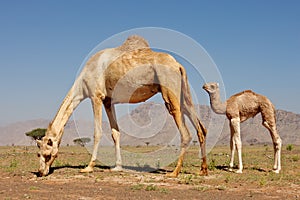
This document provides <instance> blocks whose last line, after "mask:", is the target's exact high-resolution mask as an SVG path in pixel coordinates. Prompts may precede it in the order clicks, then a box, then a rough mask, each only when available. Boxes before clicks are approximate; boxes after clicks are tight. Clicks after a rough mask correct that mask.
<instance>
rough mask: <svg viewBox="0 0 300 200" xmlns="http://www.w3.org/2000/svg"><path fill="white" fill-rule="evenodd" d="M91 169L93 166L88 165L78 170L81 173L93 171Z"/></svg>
mask: <svg viewBox="0 0 300 200" xmlns="http://www.w3.org/2000/svg"><path fill="white" fill-rule="evenodd" d="M93 171H94V170H93V168H92V167H89V166H88V167H86V168H84V169H81V170H80V172H81V173H90V172H93Z"/></svg>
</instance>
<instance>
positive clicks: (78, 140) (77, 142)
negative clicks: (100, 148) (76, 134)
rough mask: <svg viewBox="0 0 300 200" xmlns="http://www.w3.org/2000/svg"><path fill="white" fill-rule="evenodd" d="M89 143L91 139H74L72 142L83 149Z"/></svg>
mask: <svg viewBox="0 0 300 200" xmlns="http://www.w3.org/2000/svg"><path fill="white" fill-rule="evenodd" d="M90 141H91V138H88V137H83V138H76V139H74V140H73V142H74V144H77V145H80V146H82V147H84V146H85V145H86V144H87V143H89V142H90Z"/></svg>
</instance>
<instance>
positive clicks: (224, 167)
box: [215, 165, 271, 172]
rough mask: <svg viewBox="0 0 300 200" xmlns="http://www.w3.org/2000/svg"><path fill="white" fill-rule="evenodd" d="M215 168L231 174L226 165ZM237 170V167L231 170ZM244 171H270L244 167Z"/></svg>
mask: <svg viewBox="0 0 300 200" xmlns="http://www.w3.org/2000/svg"><path fill="white" fill-rule="evenodd" d="M215 168H216V169H218V170H222V171H227V172H233V171H232V170H230V169H229V167H228V166H226V165H217V166H216V167H215ZM237 169H238V167H237V166H234V167H233V170H237ZM244 170H254V171H258V172H270V171H271V170H266V169H263V168H259V167H244Z"/></svg>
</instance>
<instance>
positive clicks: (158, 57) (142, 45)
mask: <svg viewBox="0 0 300 200" xmlns="http://www.w3.org/2000/svg"><path fill="white" fill-rule="evenodd" d="M157 93H161V95H162V98H163V100H164V102H165V106H166V108H167V110H168V111H169V113H170V114H171V115H172V116H173V118H174V120H175V123H176V125H177V127H178V129H179V132H180V135H181V151H180V154H179V158H178V161H177V166H176V167H175V169H174V171H173V172H171V173H167V176H170V177H176V176H178V174H179V172H180V170H181V167H182V163H183V158H184V155H185V152H186V150H187V147H188V145H189V143H190V141H191V134H190V132H189V130H188V128H187V126H186V124H185V121H184V115H186V116H187V117H188V118H189V119H190V121H191V122H192V124H193V126H194V128H195V129H196V130H197V136H198V139H199V144H200V148H201V153H202V160H203V162H202V164H201V170H200V173H201V174H203V175H207V163H206V152H205V151H206V149H205V142H206V134H207V130H206V129H205V127H204V126H203V124H202V123H201V121H200V120H199V118H198V116H197V114H196V111H195V109H194V105H193V101H192V98H191V93H190V89H189V85H188V80H187V75H186V71H185V69H184V67H183V66H182V65H181V64H179V63H178V62H177V61H176V60H175V59H174V58H173V57H172V56H171V55H169V54H166V53H162V52H154V51H152V50H151V48H150V47H149V44H148V42H147V41H146V40H145V39H144V38H142V37H140V36H136V35H134V36H130V37H128V38H127V40H126V41H125V42H124V43H123V44H122V45H121V46H119V47H116V48H109V49H104V50H101V51H99V52H97V53H96V54H94V55H93V56H91V58H90V59H89V60H88V61H87V63H86V64H85V66H84V68H83V69H82V71H81V73H80V74H79V76H78V77H77V79H76V80H75V82H74V84H73V86H72V87H71V89H70V90H69V92H68V94H67V95H66V97H65V98H64V100H63V102H62V104H61V106H60V108H59V110H58V112H57V114H56V116H55V117H54V119H53V120H52V122H51V123H50V124H49V126H48V128H47V131H46V134H45V136H44V137H43V138H42V140H38V141H37V144H38V146H39V148H40V151H39V153H38V156H39V157H40V167H39V170H38V171H39V175H40V176H46V175H48V174H49V169H50V166H51V164H52V163H53V161H54V159H55V158H56V157H57V154H58V148H59V144H60V142H61V138H62V135H63V131H64V126H65V124H66V123H67V121H68V119H69V118H70V116H71V114H72V112H73V111H74V109H76V107H77V106H78V104H79V103H80V102H82V101H83V100H84V99H86V98H89V99H90V100H91V103H92V108H93V114H94V146H93V151H92V156H91V160H90V162H89V164H88V166H87V167H85V168H84V169H82V170H81V172H92V171H93V168H94V166H95V162H96V157H97V151H98V146H99V142H100V138H101V136H102V124H101V121H102V105H103V106H104V108H105V111H106V114H107V116H108V119H109V123H110V126H111V130H112V138H113V141H114V145H115V156H116V164H115V167H114V168H113V169H112V171H122V159H121V153H120V132H119V127H118V124H117V121H116V117H115V107H114V105H115V104H117V103H139V102H144V101H146V100H147V99H149V98H150V97H152V96H153V95H155V94H157ZM166 156H167V155H166Z"/></svg>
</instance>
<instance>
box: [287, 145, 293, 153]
mask: <svg viewBox="0 0 300 200" xmlns="http://www.w3.org/2000/svg"><path fill="white" fill-rule="evenodd" d="M293 148H294V146H293V145H292V144H288V145H287V146H286V150H288V151H292V150H293Z"/></svg>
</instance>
